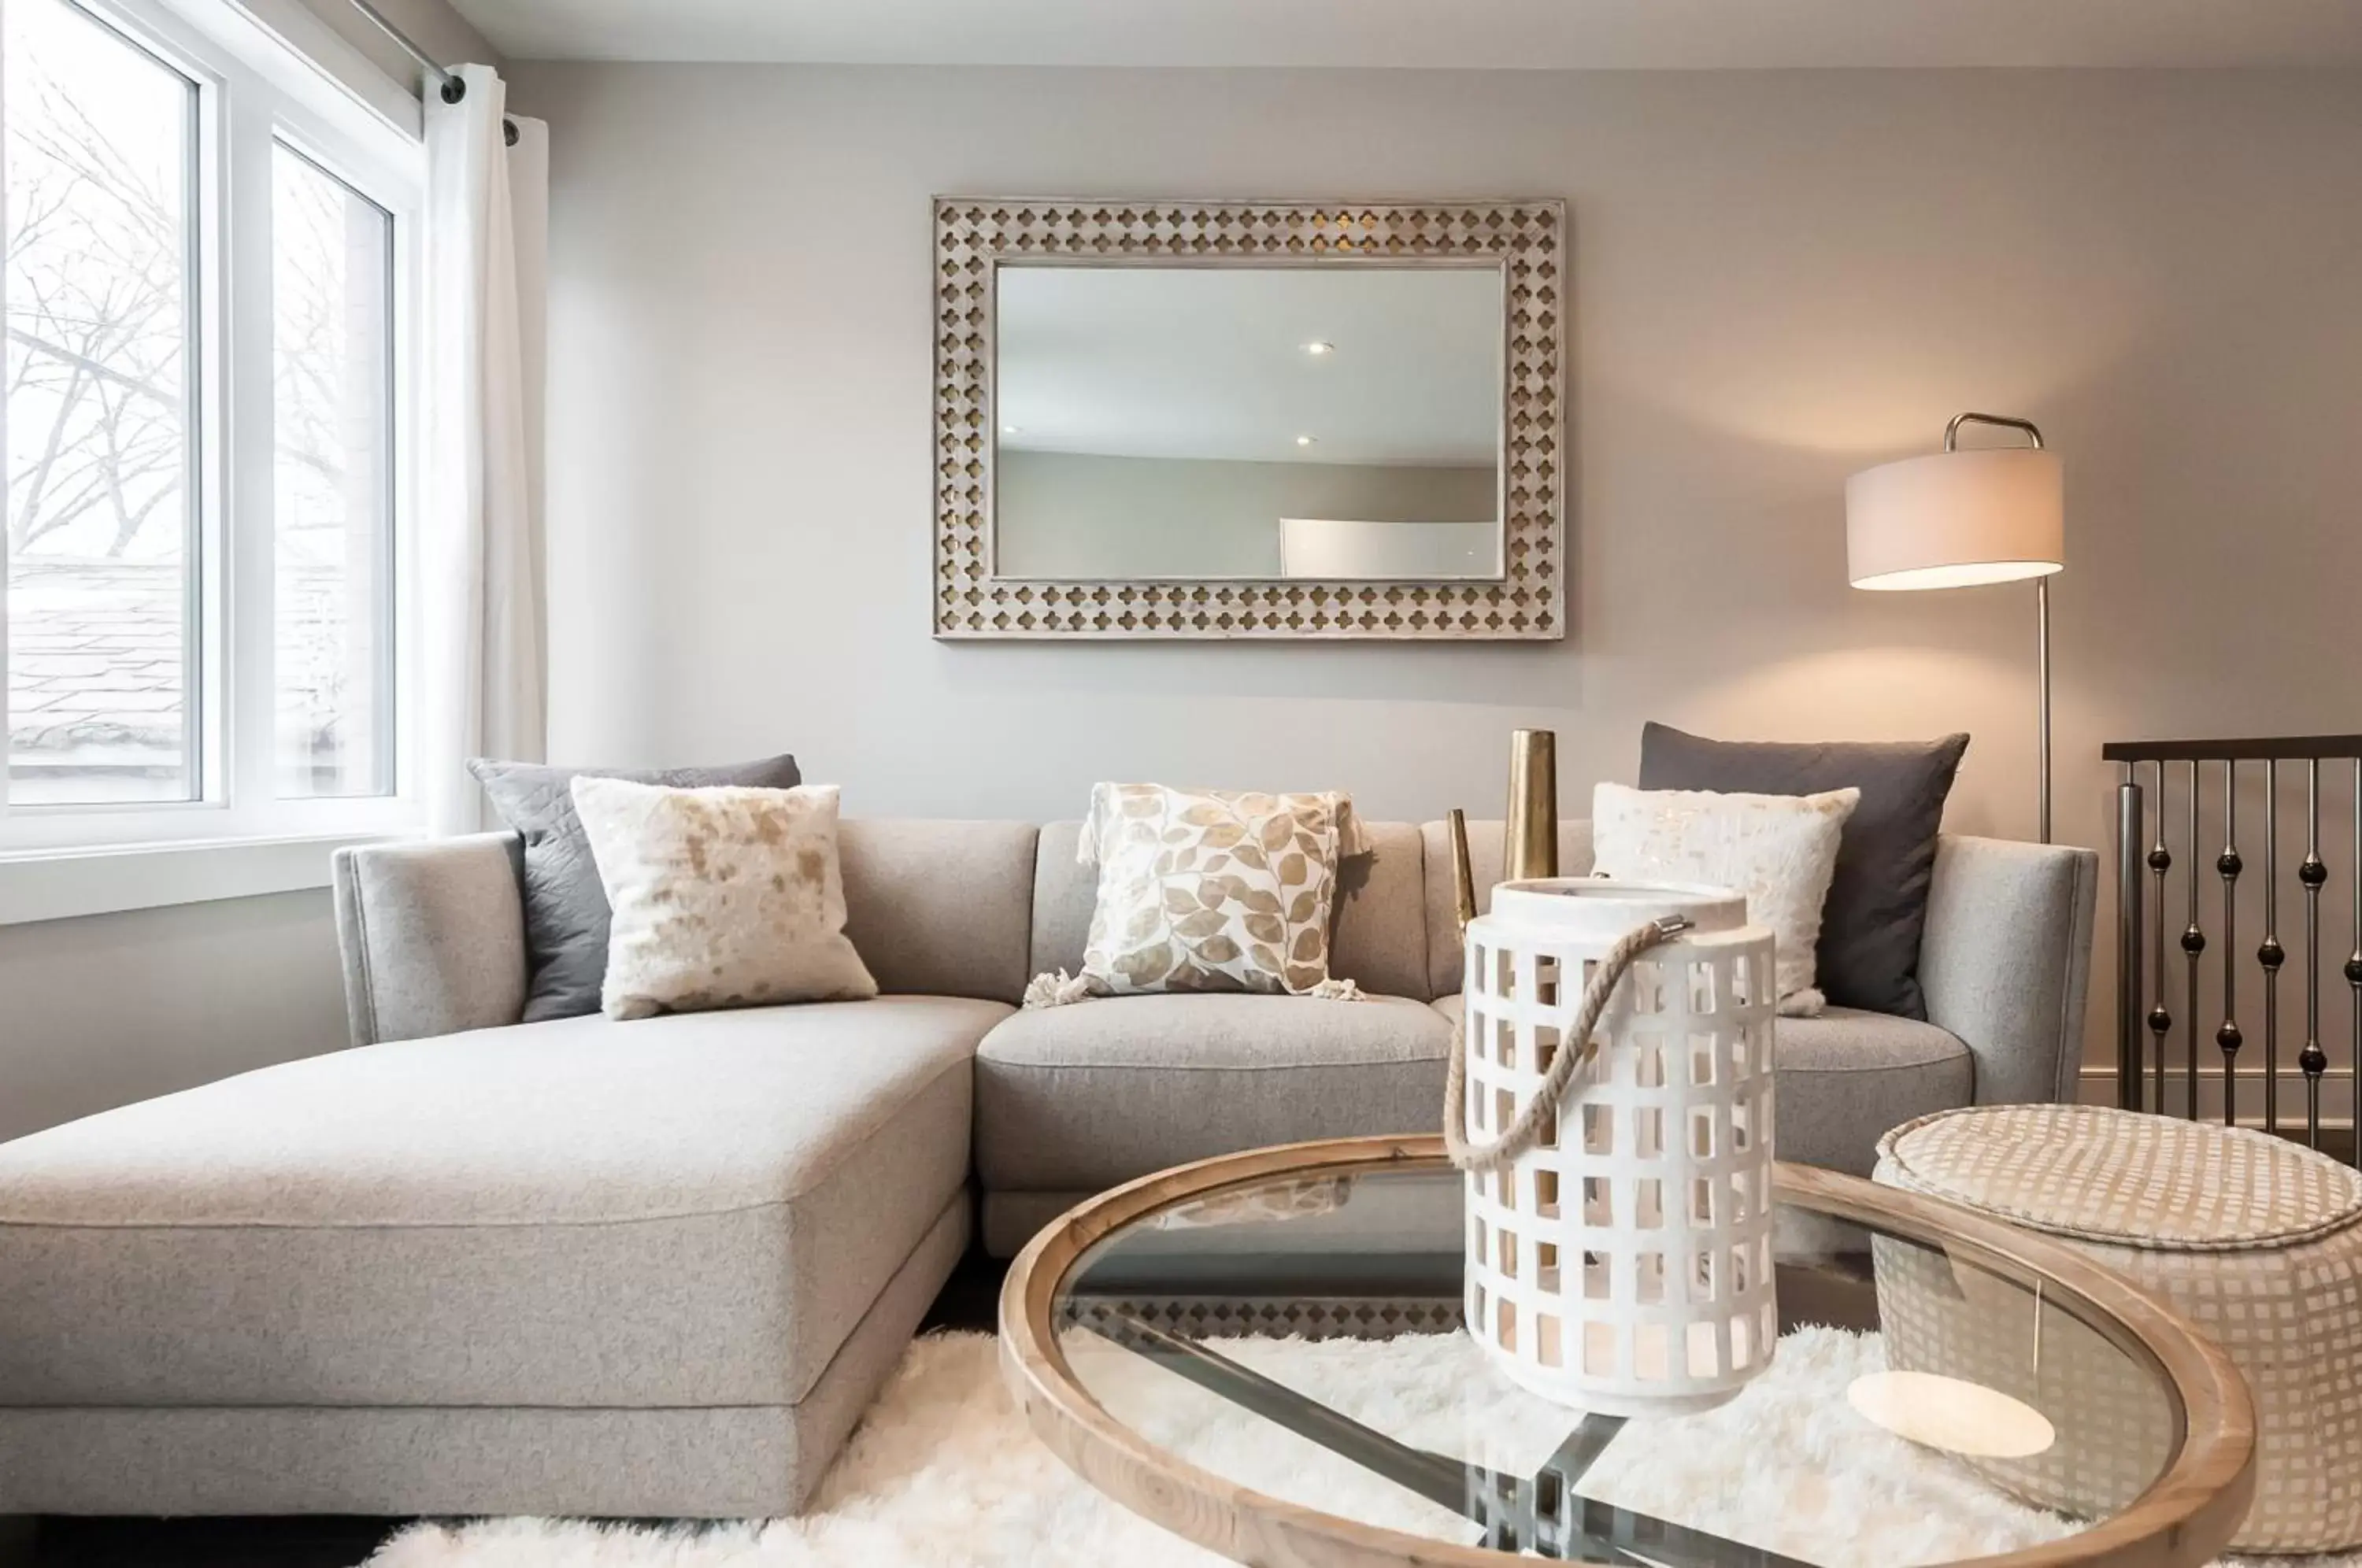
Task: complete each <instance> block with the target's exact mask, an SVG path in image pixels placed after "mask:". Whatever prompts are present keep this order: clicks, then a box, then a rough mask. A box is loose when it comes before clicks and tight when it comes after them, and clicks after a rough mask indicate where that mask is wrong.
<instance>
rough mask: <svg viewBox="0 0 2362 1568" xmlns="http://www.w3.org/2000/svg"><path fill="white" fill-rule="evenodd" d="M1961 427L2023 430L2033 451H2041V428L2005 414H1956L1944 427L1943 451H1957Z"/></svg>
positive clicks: (2029, 420)
mask: <svg viewBox="0 0 2362 1568" xmlns="http://www.w3.org/2000/svg"><path fill="white" fill-rule="evenodd" d="M1961 425H1999V426H2000V427H2001V428H2003V429H2004V430H2023V431H2025V435H2026V438H2027V439H2028V440H2030V441H2032V442H2033V443H2034V449H2035V450H2036V451H2037V452H2038V451H2040V450H2042V431H2041V428H2040V427H2039V426H2037V425H2036V424H2035V423H2034V421H2032V420H2031V419H2015V418H2012V417H2011V416H2010V415H2008V414H1954V415H1952V422H1951V423H1950V424H1949V425H1945V426H1944V450H1946V451H1947V452H1957V451H1959V448H1960V426H1961Z"/></svg>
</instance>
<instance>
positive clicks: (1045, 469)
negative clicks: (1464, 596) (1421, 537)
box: [993, 451, 1500, 577]
mask: <svg viewBox="0 0 2362 1568" xmlns="http://www.w3.org/2000/svg"><path fill="white" fill-rule="evenodd" d="M993 504H994V506H995V507H996V508H997V509H998V512H999V524H998V525H997V527H996V530H995V535H994V539H993V548H994V551H995V560H996V562H997V563H998V566H999V569H1000V570H1001V571H1003V572H1006V573H1008V574H1009V575H1010V576H1011V577H1176V576H1200V577H1277V576H1279V575H1280V548H1279V533H1280V530H1279V520H1280V519H1281V518H1283V517H1341V518H1346V519H1349V520H1352V521H1357V522H1363V523H1471V522H1482V521H1485V520H1487V519H1490V518H1494V517H1497V516H1498V515H1499V514H1500V480H1499V476H1498V475H1497V474H1496V472H1495V471H1494V470H1493V469H1490V468H1482V469H1423V468H1413V467H1409V466H1407V465H1389V464H1378V463H1250V462H1229V461H1222V460H1219V459H1214V458H1108V457H1098V456H1093V455H1089V454H1086V453H1081V452H1030V451H1004V452H1003V453H1001V455H1000V467H999V471H998V472H997V473H995V474H994V476H993ZM1496 558H1497V551H1496ZM1299 575H1301V574H1299Z"/></svg>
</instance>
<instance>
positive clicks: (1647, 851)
mask: <svg viewBox="0 0 2362 1568" xmlns="http://www.w3.org/2000/svg"><path fill="white" fill-rule="evenodd" d="M1860 801H1861V791H1860V790H1829V791H1828V792H1827V793H1826V794H1820V795H1741V794H1720V793H1717V792H1716V791H1714V790H1628V789H1626V788H1625V787H1624V786H1623V785H1621V784H1602V785H1599V786H1598V787H1597V788H1595V790H1593V791H1592V796H1591V838H1592V853H1593V857H1594V858H1593V866H1592V869H1593V871H1594V872H1595V874H1597V875H1600V876H1605V877H1621V878H1630V879H1634V880H1645V881H1655V882H1703V883H1705V884H1707V885H1709V886H1712V887H1717V888H1736V889H1738V891H1740V892H1742V893H1744V894H1746V895H1747V916H1748V919H1749V920H1751V921H1753V922H1755V923H1756V924H1758V925H1768V926H1770V927H1771V935H1772V941H1773V965H1774V967H1775V970H1776V972H1777V975H1778V979H1779V986H1780V1010H1781V1012H1782V1013H1783V1014H1784V1015H1786V1016H1787V1017H1790V1018H1811V1017H1814V1016H1816V1015H1817V1014H1818V1013H1819V1012H1820V1010H1821V1009H1822V1007H1823V1006H1824V1005H1825V1004H1824V1002H1823V1000H1822V997H1821V993H1820V991H1819V990H1818V989H1817V988H1816V987H1815V985H1814V978H1815V976H1814V962H1813V950H1814V948H1815V947H1816V946H1817V945H1818V944H1819V942H1820V940H1821V906H1822V904H1823V903H1824V902H1826V901H1827V899H1828V896H1829V878H1831V877H1833V876H1834V875H1836V873H1837V868H1838V835H1839V834H1841V833H1843V832H1844V830H1845V824H1846V819H1847V818H1848V817H1849V816H1851V815H1853V809H1854V807H1855V806H1856V805H1858V804H1860Z"/></svg>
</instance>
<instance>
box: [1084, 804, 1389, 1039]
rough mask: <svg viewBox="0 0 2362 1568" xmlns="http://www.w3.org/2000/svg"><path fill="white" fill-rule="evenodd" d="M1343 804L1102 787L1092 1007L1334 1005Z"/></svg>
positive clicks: (1092, 845)
mask: <svg viewBox="0 0 2362 1568" xmlns="http://www.w3.org/2000/svg"><path fill="white" fill-rule="evenodd" d="M1350 810H1351V805H1350V803H1349V802H1348V801H1347V800H1346V798H1345V797H1344V796H1342V795H1337V794H1320V795H1265V794H1256V793H1239V794H1231V793H1228V792H1224V791H1220V790H1171V789H1166V788H1165V787H1164V786H1163V785H1160V784H1101V785H1100V786H1098V790H1097V791H1096V792H1095V793H1094V795H1093V798H1092V801H1091V816H1090V821H1089V823H1087V824H1086V826H1085V829H1084V843H1083V845H1082V855H1083V857H1084V858H1085V859H1091V858H1096V859H1097V860H1098V867H1099V883H1098V903H1097V904H1096V905H1095V906H1094V907H1093V909H1092V911H1091V934H1090V944H1089V946H1088V948H1087V950H1086V952H1085V953H1084V955H1083V972H1082V975H1081V979H1082V981H1083V982H1084V984H1085V985H1086V986H1087V988H1088V989H1089V990H1090V991H1091V992H1092V993H1093V994H1095V995H1100V996H1126V995H1133V994H1137V993H1141V992H1149V991H1266V992H1274V993H1281V992H1285V993H1289V994H1296V995H1302V994H1308V993H1317V994H1319V995H1324V996H1329V995H1336V994H1338V992H1339V991H1340V990H1341V989H1342V988H1344V987H1343V984H1342V983H1341V982H1334V981H1331V980H1330V977H1329V917H1330V911H1331V909H1332V907H1333V906H1334V903H1335V900H1336V893H1337V861H1338V857H1339V855H1340V853H1341V847H1342V845H1344V843H1345V838H1346V833H1345V827H1344V823H1345V820H1346V817H1347V813H1348V812H1350Z"/></svg>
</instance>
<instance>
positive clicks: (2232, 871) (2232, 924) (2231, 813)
mask: <svg viewBox="0 0 2362 1568" xmlns="http://www.w3.org/2000/svg"><path fill="white" fill-rule="evenodd" d="M2241 864H2242V863H2241V861H2240V859H2239V765H2238V763H2236V762H2235V761H2233V760H2231V759H2229V758H2227V757H2226V758H2224V762H2223V853H2222V854H2220V855H2218V856H2215V857H2214V869H2215V870H2216V871H2218V872H2220V873H2221V874H2222V878H2223V1022H2222V1026H2221V1027H2220V1028H2218V1029H2216V1030H2215V1031H2214V1043H2215V1044H2217V1045H2220V1046H2221V1047H2223V1125H2224V1126H2225V1127H2235V1126H2237V1125H2238V1122H2239V1046H2240V1044H2241V1043H2242V1042H2243V1040H2244V1039H2245V1036H2243V1035H2242V1034H2240V1032H2239V958H2238V947H2239V870H2240V867H2241ZM2357 930H2362V928H2357ZM2357 941H2362V938H2357Z"/></svg>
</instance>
